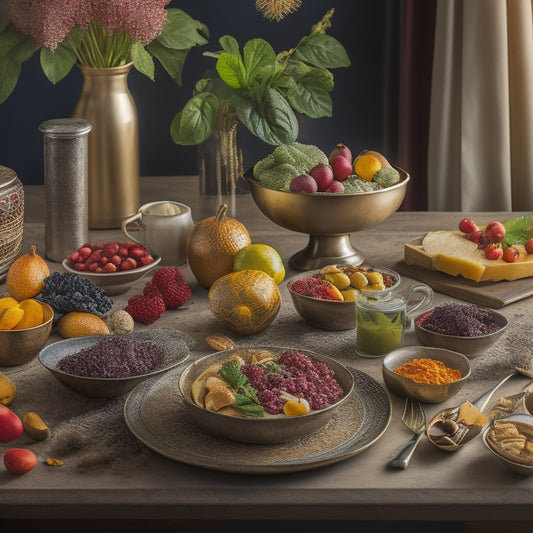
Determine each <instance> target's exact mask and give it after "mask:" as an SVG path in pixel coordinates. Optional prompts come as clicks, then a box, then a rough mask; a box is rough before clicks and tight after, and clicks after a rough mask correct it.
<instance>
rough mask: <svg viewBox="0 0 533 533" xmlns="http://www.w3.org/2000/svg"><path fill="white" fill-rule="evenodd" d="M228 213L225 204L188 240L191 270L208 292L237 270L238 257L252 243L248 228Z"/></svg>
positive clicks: (188, 257) (200, 223) (191, 233)
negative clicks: (227, 214) (216, 282)
mask: <svg viewBox="0 0 533 533" xmlns="http://www.w3.org/2000/svg"><path fill="white" fill-rule="evenodd" d="M227 210H228V206H227V205H226V204H223V205H221V206H220V207H219V208H218V211H217V214H216V215H215V216H213V217H208V218H204V219H203V220H200V221H199V222H197V223H196V224H195V225H194V227H193V228H192V230H191V232H190V234H189V237H188V239H187V259H188V261H189V266H190V268H191V271H192V273H193V274H194V277H195V278H196V279H197V280H198V283H200V285H202V286H203V287H205V288H206V289H208V288H209V287H211V285H212V284H213V283H214V281H215V280H217V279H218V278H220V277H222V276H224V275H225V274H228V273H229V272H231V271H232V270H233V259H234V257H235V254H236V253H237V252H238V251H239V250H240V249H241V248H244V247H245V246H248V245H249V244H251V242H252V241H251V239H250V235H249V233H248V230H247V229H246V227H245V226H244V224H242V223H241V222H239V221H238V220H235V219H234V218H231V217H228V216H226V212H227Z"/></svg>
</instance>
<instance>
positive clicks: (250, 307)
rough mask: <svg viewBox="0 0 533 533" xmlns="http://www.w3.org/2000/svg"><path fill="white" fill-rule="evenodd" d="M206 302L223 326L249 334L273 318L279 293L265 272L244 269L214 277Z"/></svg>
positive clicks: (279, 301)
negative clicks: (217, 277)
mask: <svg viewBox="0 0 533 533" xmlns="http://www.w3.org/2000/svg"><path fill="white" fill-rule="evenodd" d="M209 304H210V305H211V309H212V311H213V313H214V315H215V317H216V318H217V320H218V321H219V322H220V323H221V324H222V325H223V326H225V327H227V328H228V329H229V330H231V331H233V332H234V333H237V334H239V335H250V334H252V333H257V332H258V331H261V330H263V329H265V328H266V327H267V326H269V325H270V324H271V323H272V321H273V320H274V319H275V318H276V316H277V314H278V311H279V308H280V306H281V295H280V292H279V290H278V286H277V284H276V282H275V281H274V280H273V279H272V278H271V277H270V276H269V275H268V274H266V273H265V272H263V271H261V270H252V269H246V270H239V271H237V272H231V273H229V274H226V275H224V276H222V277H221V278H219V279H217V280H216V281H215V282H214V283H213V285H212V286H211V288H210V289H209Z"/></svg>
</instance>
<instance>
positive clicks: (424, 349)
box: [382, 346, 470, 403]
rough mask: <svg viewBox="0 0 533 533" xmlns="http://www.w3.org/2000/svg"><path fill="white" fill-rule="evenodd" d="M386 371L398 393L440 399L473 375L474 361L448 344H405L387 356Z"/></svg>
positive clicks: (427, 400) (426, 400)
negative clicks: (472, 362)
mask: <svg viewBox="0 0 533 533" xmlns="http://www.w3.org/2000/svg"><path fill="white" fill-rule="evenodd" d="M382 373H383V380H384V382H385V385H386V386H387V388H388V389H389V391H390V392H392V393H393V394H395V395H396V396H401V397H403V398H407V397H409V398H414V399H416V400H420V401H421V402H424V403H440V402H443V401H445V400H447V399H448V398H451V397H452V396H454V395H455V394H457V393H458V392H459V391H460V390H461V388H462V386H463V385H464V383H465V381H466V380H467V379H468V377H469V376H470V361H469V360H468V358H467V357H465V356H464V355H463V354H461V353H459V352H454V351H452V350H446V349H444V348H433V347H429V346H404V347H402V348H398V349H397V350H393V351H392V352H389V353H388V354H387V355H386V356H385V358H384V359H383V365H382Z"/></svg>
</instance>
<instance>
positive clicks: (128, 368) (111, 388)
mask: <svg viewBox="0 0 533 533" xmlns="http://www.w3.org/2000/svg"><path fill="white" fill-rule="evenodd" d="M194 345H195V342H194V340H193V339H192V338H191V337H189V336H188V335H187V334H185V333H183V332H180V331H178V330H176V329H174V328H154V329H147V330H143V331H136V332H133V333H130V334H129V335H115V334H110V335H90V336H86V337H75V338H72V339H65V340H61V341H57V342H54V343H53V344H50V345H48V346H46V347H45V348H43V349H42V350H41V351H40V352H39V355H38V358H39V361H40V363H41V364H42V365H43V366H44V367H45V368H46V369H48V370H49V371H50V372H51V374H52V375H53V376H54V377H55V378H56V379H57V380H58V381H59V382H60V383H61V384H63V385H65V386H66V387H68V388H69V389H71V390H73V391H74V392H76V393H78V394H82V395H84V396H89V397H94V398H114V397H117V396H122V395H124V394H127V393H128V392H130V391H131V390H132V389H133V388H134V387H135V386H136V385H138V384H139V383H141V382H142V381H144V380H145V379H148V378H150V377H153V376H156V375H158V374H161V373H163V372H166V371H168V370H170V369H171V368H174V367H176V366H177V365H179V364H180V363H182V362H183V361H185V360H186V359H187V358H188V357H189V350H190V348H192V347H193V346H194Z"/></svg>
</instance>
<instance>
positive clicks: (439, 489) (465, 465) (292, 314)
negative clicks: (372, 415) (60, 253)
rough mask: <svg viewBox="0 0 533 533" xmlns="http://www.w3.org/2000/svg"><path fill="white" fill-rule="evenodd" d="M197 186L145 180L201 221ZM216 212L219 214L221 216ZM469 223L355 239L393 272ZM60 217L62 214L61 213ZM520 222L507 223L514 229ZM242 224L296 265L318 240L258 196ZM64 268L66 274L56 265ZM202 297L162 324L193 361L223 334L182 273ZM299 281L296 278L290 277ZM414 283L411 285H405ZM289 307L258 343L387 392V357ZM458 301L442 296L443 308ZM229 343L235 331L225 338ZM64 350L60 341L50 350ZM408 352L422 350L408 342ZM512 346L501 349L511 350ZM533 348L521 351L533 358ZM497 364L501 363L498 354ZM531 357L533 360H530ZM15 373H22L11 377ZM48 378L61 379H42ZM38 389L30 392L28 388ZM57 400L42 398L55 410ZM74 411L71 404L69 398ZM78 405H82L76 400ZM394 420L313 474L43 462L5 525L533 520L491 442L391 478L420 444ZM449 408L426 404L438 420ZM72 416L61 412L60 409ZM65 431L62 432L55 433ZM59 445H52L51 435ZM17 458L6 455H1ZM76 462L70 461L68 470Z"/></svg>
mask: <svg viewBox="0 0 533 533" xmlns="http://www.w3.org/2000/svg"><path fill="white" fill-rule="evenodd" d="M197 187H198V186H197V181H196V179H195V178H194V177H163V178H144V179H143V180H142V198H143V201H145V202H148V201H154V200H175V201H180V202H184V203H186V204H188V205H190V206H191V207H192V210H193V218H194V219H195V221H197V220H199V218H200V217H203V216H205V215H206V213H203V212H202V210H201V208H200V206H201V203H200V202H201V199H200V198H199V196H198V193H197V191H198V188H197ZM42 198H43V196H42V188H41V187H38V186H35V187H27V188H26V224H25V235H24V247H25V248H28V247H29V245H30V244H37V246H38V250H44V242H43V239H44V228H43V224H42V201H43V200H42ZM213 214H214V213H213ZM467 215H469V214H465V213H431V212H397V213H396V214H394V215H393V216H392V217H391V218H390V219H389V220H387V221H385V222H383V223H381V224H380V225H378V226H376V227H374V228H370V229H368V230H365V231H362V232H360V233H357V234H353V235H352V241H353V242H354V244H355V245H356V246H357V247H358V248H360V249H361V250H362V251H363V252H364V253H365V255H366V257H367V259H368V261H369V262H371V263H373V264H375V265H381V266H393V265H394V264H395V263H397V262H398V261H400V260H401V259H402V257H403V243H405V242H407V241H409V240H411V239H413V238H415V237H417V236H418V235H420V234H421V233H423V232H426V231H430V230H436V229H443V228H448V229H452V228H454V227H455V225H456V223H457V222H458V221H459V220H460V218H463V217H464V216H467ZM470 215H471V216H475V218H476V220H478V221H479V223H481V224H483V223H486V222H488V221H489V220H490V219H492V218H493V215H491V214H489V213H476V214H470ZM58 216H60V209H59V208H58ZM509 216H510V214H509V213H498V218H499V219H505V218H508V217H509ZM236 217H237V218H239V219H240V220H241V221H242V222H243V223H244V224H245V225H246V226H247V228H248V230H249V233H250V235H251V237H252V241H253V242H257V243H266V244H271V245H272V246H274V247H276V248H277V249H278V250H279V252H280V254H281V256H282V258H283V259H284V261H285V263H286V264H287V261H288V259H289V257H290V256H291V255H292V254H293V253H295V252H296V251H298V250H299V249H301V248H303V247H304V246H305V244H306V243H307V236H306V235H301V234H296V233H293V232H289V231H287V230H284V229H282V228H279V227H278V226H276V225H275V224H273V223H271V222H270V221H269V220H268V219H266V218H265V217H264V215H263V214H262V213H261V212H260V211H259V209H258V208H257V207H256V206H255V204H254V203H253V201H252V199H251V197H250V196H249V195H248V194H242V195H239V196H238V200H237V210H236ZM121 238H122V234H121V233H120V231H119V230H107V231H101V230H99V231H93V232H91V240H93V241H96V240H98V241H100V240H104V239H121ZM50 266H51V268H52V269H53V270H60V269H61V267H60V265H58V264H52V263H51V264H50ZM180 268H182V271H183V272H184V274H185V276H186V278H187V280H188V281H189V282H190V283H191V286H192V288H193V300H194V303H193V305H191V306H190V308H188V309H185V310H178V311H167V312H166V313H165V315H164V316H163V317H162V318H161V319H160V321H159V325H161V326H170V327H177V328H178V329H181V330H183V331H185V332H187V333H189V334H190V335H191V336H193V337H194V338H195V339H196V340H197V346H196V348H195V349H194V350H193V352H192V357H198V356H201V355H205V354H207V353H210V351H212V350H210V348H209V347H208V345H207V344H206V343H205V340H204V339H205V337H206V336H207V335H208V334H209V333H212V332H223V330H222V328H221V327H220V326H219V325H218V324H217V322H216V320H215V319H214V317H213V315H212V313H211V311H210V309H209V305H208V302H207V291H206V290H205V289H203V288H201V287H200V286H199V285H198V284H197V283H196V281H195V280H194V277H193V276H192V274H191V272H190V270H189V268H188V266H187V265H183V266H182V267H180ZM294 274H296V272H294V271H291V270H290V269H289V270H288V271H287V278H288V277H290V276H292V275H294ZM145 281H146V280H142V281H141V282H139V283H138V285H137V286H136V287H135V288H134V289H132V290H131V291H130V292H128V293H127V294H126V295H123V296H120V297H116V298H114V302H115V304H114V309H115V308H120V307H123V306H124V304H125V302H126V300H127V298H128V297H130V296H131V295H133V294H137V293H139V292H140V291H142V287H143V285H144V282H145ZM413 282H414V280H413V279H410V278H408V277H406V276H403V277H402V287H405V288H408V287H409V285H410V284H412V283H413ZM280 290H281V293H282V298H283V304H282V310H281V312H280V315H279V317H278V318H277V319H276V321H275V322H274V323H273V324H272V325H271V326H270V327H269V328H267V330H264V331H263V332H261V333H259V334H257V335H255V336H252V337H249V338H247V339H245V340H246V342H247V343H249V344H257V345H259V344H267V343H268V344H276V343H278V342H283V341H286V342H288V343H290V344H292V345H294V344H298V345H299V346H301V347H302V348H307V349H313V350H316V351H322V352H323V353H325V354H326V355H330V356H333V357H337V358H338V359H339V360H341V361H342V362H344V363H346V364H348V365H352V366H353V367H355V368H357V369H359V370H361V371H363V372H365V373H367V374H368V375H370V376H371V377H373V378H374V379H375V380H376V381H378V382H379V383H381V384H383V381H382V377H381V359H379V358H378V359H364V358H360V357H357V356H356V355H355V352H354V336H355V334H354V332H353V331H341V332H328V331H323V330H318V329H316V328H313V327H312V326H309V325H307V324H306V323H304V322H303V321H302V320H301V318H300V317H299V316H298V315H297V313H296V311H295V310H294V308H293V307H292V304H291V301H290V297H289V295H288V292H287V290H286V282H283V283H282V284H281V285H280ZM448 300H450V297H449V296H445V295H442V294H436V295H435V301H436V302H437V303H438V302H443V301H448ZM530 310H531V302H530V300H527V299H526V300H521V301H519V302H517V303H514V304H511V305H509V306H506V307H505V308H503V309H502V310H501V312H502V313H503V314H505V315H506V316H507V317H508V318H509V319H511V325H510V328H509V333H508V334H507V336H508V337H509V336H512V335H515V334H520V333H521V332H522V331H524V330H527V331H530V330H531V312H530ZM225 333H226V334H227V332H225ZM56 340H59V337H58V336H57V334H53V335H52V337H51V338H50V342H54V341H56ZM407 342H408V343H415V341H414V339H413V338H412V336H408V338H407ZM505 342H506V341H505V339H504V338H502V339H501V343H503V344H502V345H503V346H505ZM530 346H531V345H527V346H525V345H524V346H522V349H523V350H522V352H523V351H524V350H525V351H529V352H531V347H530ZM495 354H496V355H495ZM517 355H518V354H514V353H509V354H508V359H509V361H508V365H507V362H506V361H504V362H503V363H501V364H495V365H494V371H493V372H491V373H489V374H488V373H487V372H485V371H484V370H483V366H484V365H492V364H494V360H493V359H494V358H495V357H499V358H500V359H501V357H502V355H501V350H500V352H497V351H496V352H494V353H493V352H490V353H487V354H484V355H482V356H479V357H477V358H474V359H472V367H473V376H474V377H473V378H472V379H471V380H470V381H469V382H468V383H467V384H466V385H465V387H464V388H463V390H462V391H461V392H460V393H459V395H458V396H457V397H455V398H454V399H453V402H452V405H455V404H457V403H460V402H461V401H463V400H466V399H474V398H476V397H477V396H478V395H479V394H480V393H481V392H483V391H484V390H486V389H487V388H489V387H490V386H492V385H493V384H494V383H496V382H497V381H498V380H499V378H500V377H502V376H503V375H505V374H506V373H508V372H509V369H511V368H512V364H513V358H514V357H515V356H517ZM520 355H523V353H522V354H520ZM3 370H5V371H6V373H7V374H8V375H9V374H10V372H12V371H13V370H10V369H3ZM41 379H42V380H51V382H53V381H54V380H53V378H52V377H51V376H49V375H48V374H47V373H46V371H45V370H44V369H42V378H41ZM526 383H527V380H526V378H521V377H519V378H513V380H511V381H510V382H509V383H508V384H506V385H505V386H504V387H502V389H501V392H500V395H504V394H506V393H507V394H511V393H514V392H518V390H520V388H521V387H522V386H523V385H525V384H526ZM26 386H27V387H30V386H31V384H29V385H26ZM57 401H58V400H57V398H55V397H54V396H53V395H49V396H48V397H46V398H44V399H43V402H46V405H50V404H54V402H57ZM62 401H64V400H62ZM72 401H75V402H83V401H84V400H83V399H80V398H79V397H77V396H75V395H73V397H72ZM16 402H19V403H18V404H17V403H15V404H14V405H13V408H14V409H15V410H17V408H22V405H23V402H24V391H23V390H22V389H21V390H20V400H19V399H17V401H16ZM391 402H392V420H391V422H390V425H389V427H388V429H387V430H386V432H385V434H384V435H383V437H382V438H380V439H379V440H378V441H377V442H376V443H375V444H374V445H373V446H371V447H370V448H369V449H367V450H366V451H364V452H363V453H361V454H359V455H356V456H355V457H353V458H350V459H348V460H346V461H343V462H339V463H337V464H334V465H331V466H327V467H324V468H320V469H316V470H311V471H307V472H300V473H292V474H285V475H272V476H257V475H251V476H249V475H239V474H232V473H225V472H216V471H212V470H208V469H204V468H198V467H194V466H191V465H187V464H182V463H180V462H178V461H173V460H170V459H167V458H165V457H163V456H161V455H159V454H157V453H153V452H149V457H148V458H147V460H146V461H145V462H143V464H142V465H141V466H138V465H135V464H132V465H131V466H130V467H127V468H123V469H121V470H118V471H115V470H114V469H113V468H106V467H97V468H94V469H88V470H86V471H84V472H80V471H78V470H76V468H73V467H69V466H68V465H66V466H65V468H63V467H61V468H58V469H55V470H52V471H51V470H50V467H46V466H45V465H43V464H39V465H38V467H36V468H35V470H34V471H32V472H31V473H30V474H28V475H26V476H21V477H18V478H15V477H13V476H11V475H10V474H9V473H7V472H0V517H2V518H4V519H17V520H18V519H22V518H24V519H31V518H35V519H43V518H44V519H91V518H98V519H104V518H113V519H121V520H126V519H128V520H136V519H151V520H171V521H197V520H198V521H205V520H249V521H260V520H268V519H270V520H278V521H283V520H300V521H308V520H328V521H329V520H331V521H404V520H405V521H449V522H450V527H453V522H454V523H462V522H467V521H485V520H486V521H498V520H499V521H501V520H504V519H506V518H510V519H512V520H514V521H524V522H526V521H533V507H532V502H533V478H522V477H520V476H517V475H516V474H512V473H511V472H509V471H508V470H506V469H505V468H504V467H503V466H502V465H501V464H500V463H499V462H497V461H495V460H494V458H493V457H492V456H491V455H490V454H489V453H488V451H487V450H486V449H485V448H484V445H483V443H482V441H481V439H477V440H476V441H474V442H472V443H471V444H470V445H469V446H468V447H466V448H465V449H463V450H461V451H460V452H459V453H457V454H447V453H445V452H441V451H440V450H437V449H435V448H434V447H432V445H431V444H430V443H429V442H427V440H425V439H424V440H423V441H422V442H421V443H420V445H419V448H418V449H417V452H416V454H415V456H414V458H413V460H412V462H411V465H410V466H409V468H408V469H406V470H404V471H391V470H389V469H388V468H387V467H386V465H387V462H388V460H389V458H390V457H391V456H392V455H393V453H394V451H395V450H396V449H397V448H398V447H399V446H400V445H401V444H402V443H403V442H404V441H405V440H406V439H408V438H409V432H408V431H407V430H406V429H405V428H404V427H403V426H402V423H401V421H400V418H401V413H402V409H403V400H402V399H400V398H397V397H394V396H391ZM442 407H444V406H443V405H440V406H432V405H427V406H426V412H427V415H428V416H431V414H432V413H434V412H435V411H437V410H438V409H440V408H442ZM57 408H58V409H60V408H62V405H59V404H58V405H57ZM53 429H54V428H52V430H53ZM52 438H53V437H52ZM1 448H2V449H6V448H7V447H6V445H5V444H4V445H2V447H1ZM70 460H71V459H70V458H69V461H70Z"/></svg>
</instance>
